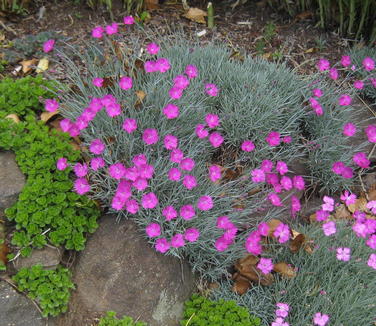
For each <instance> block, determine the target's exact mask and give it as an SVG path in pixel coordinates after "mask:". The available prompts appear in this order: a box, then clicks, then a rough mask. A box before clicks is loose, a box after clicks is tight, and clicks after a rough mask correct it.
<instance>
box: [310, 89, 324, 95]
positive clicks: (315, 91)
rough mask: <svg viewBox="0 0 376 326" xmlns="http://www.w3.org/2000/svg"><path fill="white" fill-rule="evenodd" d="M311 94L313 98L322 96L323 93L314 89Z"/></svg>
mask: <svg viewBox="0 0 376 326" xmlns="http://www.w3.org/2000/svg"><path fill="white" fill-rule="evenodd" d="M312 94H313V96H316V97H321V96H323V94H324V93H323V91H322V90H321V89H320V88H315V89H313V90H312Z"/></svg>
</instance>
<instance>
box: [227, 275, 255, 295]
mask: <svg viewBox="0 0 376 326" xmlns="http://www.w3.org/2000/svg"><path fill="white" fill-rule="evenodd" d="M251 286H252V284H251V282H250V281H249V280H248V279H247V278H245V277H244V276H241V275H240V274H238V275H236V277H235V282H234V285H233V286H232V292H235V293H236V294H239V295H243V294H244V293H246V292H247V291H248V289H249V288H250V287H251Z"/></svg>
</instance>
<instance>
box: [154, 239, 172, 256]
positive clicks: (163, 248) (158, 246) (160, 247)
mask: <svg viewBox="0 0 376 326" xmlns="http://www.w3.org/2000/svg"><path fill="white" fill-rule="evenodd" d="M169 249H170V244H169V243H168V241H167V239H165V238H161V239H157V241H155V250H157V251H159V252H160V253H162V254H164V253H166V252H167V251H168V250H169Z"/></svg>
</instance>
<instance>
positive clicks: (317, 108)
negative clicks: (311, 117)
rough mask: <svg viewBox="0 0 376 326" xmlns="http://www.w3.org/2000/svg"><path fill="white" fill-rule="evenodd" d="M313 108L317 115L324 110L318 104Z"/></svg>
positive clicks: (321, 113)
mask: <svg viewBox="0 0 376 326" xmlns="http://www.w3.org/2000/svg"><path fill="white" fill-rule="evenodd" d="M313 110H314V111H315V113H316V115H317V116H320V115H323V114H324V110H323V108H322V106H321V105H318V106H317V107H315V108H314V109H313Z"/></svg>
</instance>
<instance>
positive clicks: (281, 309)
mask: <svg viewBox="0 0 376 326" xmlns="http://www.w3.org/2000/svg"><path fill="white" fill-rule="evenodd" d="M276 306H277V308H278V309H277V310H276V311H275V314H276V315H277V317H282V318H286V317H287V316H288V314H289V310H290V306H289V305H288V304H287V303H283V302H278V303H277V304H276Z"/></svg>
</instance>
